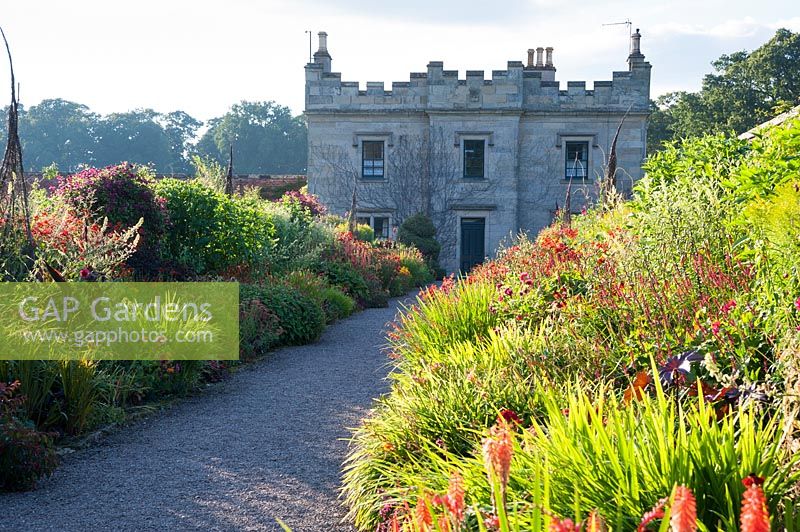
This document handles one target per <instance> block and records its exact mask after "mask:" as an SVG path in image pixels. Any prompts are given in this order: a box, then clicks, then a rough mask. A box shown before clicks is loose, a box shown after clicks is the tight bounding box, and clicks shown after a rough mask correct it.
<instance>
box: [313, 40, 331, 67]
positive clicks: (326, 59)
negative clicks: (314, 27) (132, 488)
mask: <svg viewBox="0 0 800 532" xmlns="http://www.w3.org/2000/svg"><path fill="white" fill-rule="evenodd" d="M317 35H318V36H319V50H317V51H316V52H315V53H314V63H317V64H320V65H322V71H323V72H330V71H331V54H329V53H328V34H327V33H325V32H324V31H321V32H319V33H318V34H317Z"/></svg>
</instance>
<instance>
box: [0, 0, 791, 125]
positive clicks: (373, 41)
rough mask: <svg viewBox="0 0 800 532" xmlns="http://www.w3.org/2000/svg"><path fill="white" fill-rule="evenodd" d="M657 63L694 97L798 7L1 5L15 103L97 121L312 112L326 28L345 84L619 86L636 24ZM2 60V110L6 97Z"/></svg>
mask: <svg viewBox="0 0 800 532" xmlns="http://www.w3.org/2000/svg"><path fill="white" fill-rule="evenodd" d="M625 20H630V21H632V23H633V29H635V28H640V29H641V34H642V44H641V47H642V53H644V54H645V56H646V59H647V60H648V61H650V63H651V64H652V65H653V70H652V94H651V96H652V97H655V96H658V95H659V94H663V93H665V92H668V91H674V90H689V91H693V90H697V89H699V88H700V83H701V80H702V77H703V75H704V74H707V73H709V72H710V71H711V70H712V68H711V65H710V63H711V61H713V60H714V59H716V58H718V57H719V56H720V55H722V54H724V53H731V52H734V51H738V50H753V49H754V48H757V47H758V46H759V45H761V44H763V43H764V42H766V41H767V40H769V38H770V37H771V36H772V35H773V34H774V32H775V30H776V29H778V28H780V27H785V28H788V29H791V30H792V31H795V32H796V31H800V5H798V4H797V2H796V0H761V1H759V2H753V1H752V0H751V1H743V0H727V1H724V0H667V1H663V0H635V1H628V0H625V1H622V0H620V1H600V0H596V1H587V0H583V1H577V0H562V1H558V0H500V1H495V2H491V1H489V2H487V1H486V0H459V1H450V0H447V1H436V0H402V1H398V0H394V1H392V2H382V1H376V0H294V1H292V0H260V1H257V0H226V1H225V2H219V1H217V2H203V1H198V0H195V1H191V0H158V1H156V0H137V1H109V0H71V1H69V2H65V1H63V0H25V1H16V2H14V1H12V0H2V3H0V26H2V28H3V30H4V31H5V33H6V37H7V38H8V40H9V44H10V46H11V51H12V54H13V58H14V66H15V72H16V76H17V81H18V82H19V83H20V88H21V91H20V101H21V102H22V103H23V104H24V105H26V106H31V105H34V104H36V103H38V102H40V101H41V100H42V99H46V98H63V99H66V100H71V101H74V102H79V103H83V104H85V105H88V106H89V107H90V108H91V109H92V110H93V111H95V112H99V113H104V114H105V113H111V112H122V111H127V110H131V109H135V108H152V109H155V110H156V111H159V112H169V111H174V110H183V111H186V112H188V113H189V114H191V115H192V116H194V117H196V118H198V119H200V120H207V119H209V118H212V117H215V116H221V115H222V114H224V113H225V112H226V111H227V109H228V108H229V107H230V106H231V105H232V104H233V103H235V102H238V101H241V100H251V101H263V100H274V101H276V102H277V103H279V104H281V105H286V106H288V107H290V108H291V109H292V111H293V112H294V113H295V114H300V113H302V111H303V91H304V87H303V84H304V70H303V67H304V65H305V63H306V62H307V61H308V53H309V40H308V34H307V33H306V31H312V32H313V45H312V48H313V50H314V51H315V50H316V48H317V35H316V34H317V32H318V31H326V32H327V33H328V50H329V52H330V54H331V56H332V57H333V70H334V71H335V72H341V73H342V80H344V81H359V82H360V83H361V85H362V88H366V82H367V81H383V82H384V83H385V86H386V88H387V89H389V88H390V85H391V82H392V81H407V80H408V79H409V73H410V72H424V71H425V70H426V65H427V63H428V62H429V61H444V66H445V68H446V69H448V70H456V69H457V70H459V71H460V77H461V78H462V79H463V78H464V76H465V71H466V70H484V71H485V72H486V74H485V76H486V77H487V78H491V70H499V69H504V68H505V67H506V63H507V61H509V60H518V61H525V60H526V56H527V54H526V51H527V49H528V48H536V47H538V46H543V47H546V46H552V47H553V48H554V53H553V59H554V61H553V62H554V64H555V66H556V68H557V73H556V79H557V80H560V81H561V82H562V88H566V82H567V81H572V80H585V81H587V88H591V82H592V81H594V80H610V79H611V72H612V71H614V70H625V69H627V64H626V58H627V55H628V46H629V44H628V43H629V38H628V35H629V29H628V26H627V25H624V24H622V25H611V26H604V25H603V24H606V23H616V22H623V21H625ZM9 79H10V78H9V75H8V69H7V67H6V63H5V62H4V61H0V89H2V92H0V104H2V103H3V102H4V100H6V99H7V98H8V97H9V95H8V92H6V90H7V89H5V88H6V87H8V86H9Z"/></svg>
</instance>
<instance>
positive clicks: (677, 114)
mask: <svg viewBox="0 0 800 532" xmlns="http://www.w3.org/2000/svg"><path fill="white" fill-rule="evenodd" d="M711 65H712V66H713V67H714V72H713V73H711V74H707V75H706V76H705V77H704V78H703V84H702V88H701V89H700V91H698V92H685V91H680V92H670V93H667V94H664V95H663V96H660V97H659V98H658V99H657V100H656V101H654V102H653V104H652V107H653V114H652V115H651V117H650V126H649V131H648V152H650V153H652V152H654V151H655V150H658V149H659V147H660V146H661V145H662V143H663V142H664V141H670V140H675V139H679V138H682V137H691V136H697V135H703V134H705V133H730V132H734V133H743V132H745V131H747V130H748V129H751V128H752V127H753V126H756V125H758V124H760V123H762V122H766V121H767V120H769V119H771V118H772V117H774V116H775V115H777V114H780V113H782V112H784V111H786V110H788V109H791V108H792V107H794V106H796V105H798V104H800V34H799V33H792V32H791V31H789V30H787V29H779V30H778V31H777V32H776V33H775V35H774V36H773V37H772V39H770V40H769V41H768V42H767V43H765V44H763V45H762V46H761V47H759V48H757V49H756V50H753V51H752V52H746V51H740V52H734V53H732V54H729V55H727V54H726V55H723V56H721V57H720V58H719V59H717V60H716V61H714V62H712V63H711Z"/></svg>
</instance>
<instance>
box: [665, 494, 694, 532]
mask: <svg viewBox="0 0 800 532" xmlns="http://www.w3.org/2000/svg"><path fill="white" fill-rule="evenodd" d="M669 525H670V528H672V532H695V531H696V530H697V502H696V501H695V499H694V494H693V493H692V490H690V489H689V488H687V487H686V486H678V485H676V486H675V489H673V490H672V505H671V506H670V509H669Z"/></svg>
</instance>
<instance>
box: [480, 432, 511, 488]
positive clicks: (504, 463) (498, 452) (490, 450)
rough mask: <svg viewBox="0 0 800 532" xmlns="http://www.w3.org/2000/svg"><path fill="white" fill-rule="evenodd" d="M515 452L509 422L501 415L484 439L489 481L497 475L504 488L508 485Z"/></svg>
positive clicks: (484, 453)
mask: <svg viewBox="0 0 800 532" xmlns="http://www.w3.org/2000/svg"><path fill="white" fill-rule="evenodd" d="M513 453H514V448H513V445H512V441H511V431H510V430H509V428H508V422H507V421H506V420H505V419H504V418H502V417H500V418H498V420H497V423H496V424H495V425H494V426H493V427H492V428H491V429H489V436H488V437H486V438H484V440H483V463H484V466H485V467H486V472H487V473H488V474H489V481H490V482H491V481H492V475H496V476H497V478H498V479H499V480H500V484H501V486H502V487H503V490H505V487H506V486H507V485H508V477H509V472H510V471H511V458H512V455H513Z"/></svg>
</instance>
